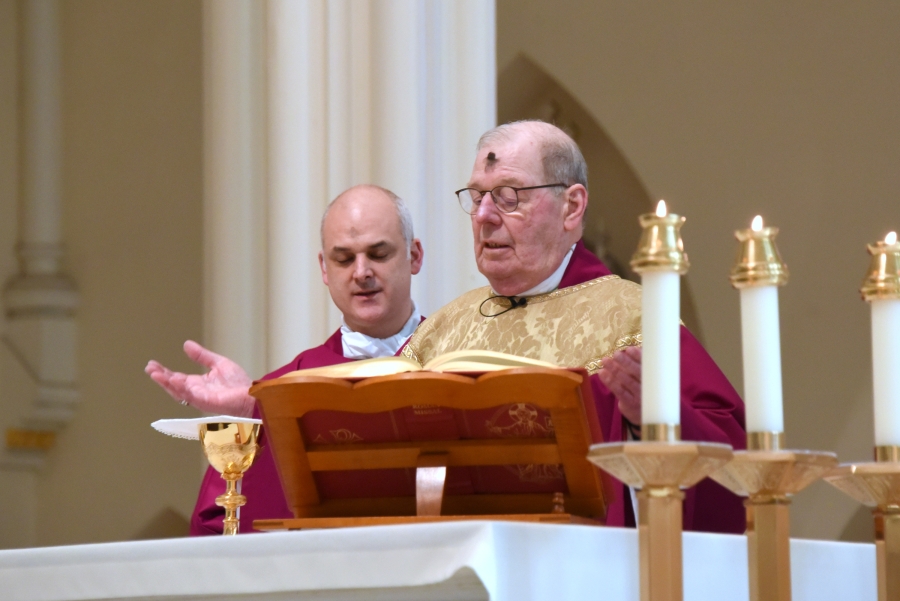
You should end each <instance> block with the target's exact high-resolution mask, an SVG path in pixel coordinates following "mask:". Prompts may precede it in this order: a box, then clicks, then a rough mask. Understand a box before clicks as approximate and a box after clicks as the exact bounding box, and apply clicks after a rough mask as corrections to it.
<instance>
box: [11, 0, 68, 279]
mask: <svg viewBox="0 0 900 601" xmlns="http://www.w3.org/2000/svg"><path fill="white" fill-rule="evenodd" d="M20 6H21V10H22V21H21V23H22V42H23V43H22V45H21V48H22V58H21V65H22V71H21V73H22V97H21V98H22V102H21V107H22V125H23V134H24V135H23V137H22V202H21V204H20V207H21V212H20V215H19V236H20V239H19V247H18V253H19V257H20V260H21V263H22V271H23V272H24V273H26V274H29V275H30V274H51V275H52V274H56V273H57V272H58V270H59V260H60V258H61V256H62V246H61V239H62V238H61V218H62V215H61V204H60V203H61V198H60V177H61V158H60V157H61V151H62V148H61V127H60V96H59V89H60V80H59V5H58V3H57V1H56V0H26V1H25V2H22V3H21V4H20Z"/></svg>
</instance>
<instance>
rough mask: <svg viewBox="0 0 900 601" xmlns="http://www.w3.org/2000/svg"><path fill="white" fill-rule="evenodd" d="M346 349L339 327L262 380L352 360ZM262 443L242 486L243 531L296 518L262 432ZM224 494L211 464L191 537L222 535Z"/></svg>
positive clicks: (202, 485)
mask: <svg viewBox="0 0 900 601" xmlns="http://www.w3.org/2000/svg"><path fill="white" fill-rule="evenodd" d="M343 352H344V351H343V347H342V345H341V331H340V330H338V331H337V332H335V333H334V334H332V335H331V337H330V338H328V340H326V341H325V344H323V345H322V346H317V347H315V348H311V349H309V350H306V351H303V352H302V353H300V354H299V355H297V356H296V357H295V358H294V360H293V361H291V362H290V363H288V364H287V365H285V366H284V367H281V368H279V369H276V370H275V371H273V372H272V373H270V374H267V375H266V376H265V377H263V378H262V379H263V380H271V379H273V378H277V377H278V376H281V375H283V374H286V373H288V372H291V371H294V370H297V369H308V368H311V367H324V366H326V365H335V364H337V363H347V362H348V361H351V359H347V358H346V357H344V355H343ZM254 417H257V418H258V417H259V409H256V410H255V411H254ZM262 442H263V448H262V450H261V451H260V453H259V455H258V456H257V457H256V461H254V462H253V466H252V467H251V468H250V469H249V470H247V473H246V474H244V478H243V483H242V485H241V490H242V492H243V493H244V494H245V495H247V504H246V505H245V506H244V507H242V508H241V526H240V531H241V532H242V533H247V532H253V529H252V526H253V520H261V519H267V518H273V519H278V518H292V517H294V514H293V513H292V512H291V510H290V509H288V506H287V502H286V501H285V498H284V491H283V490H282V488H281V482H280V481H279V479H278V470H277V469H275V459H274V458H273V457H272V450H271V448H270V447H269V445H267V444H265V433H263V441H262ZM224 493H225V481H224V480H222V477H221V476H220V475H219V472H217V471H216V470H214V469H213V468H212V467H209V468H207V470H206V475H205V476H204V477H203V483H202V484H201V485H200V495H199V496H198V497H197V505H196V506H195V507H194V513H193V515H192V516H191V536H197V535H203V534H222V521H223V520H224V519H225V510H224V509H223V508H221V507H218V506H217V505H216V497H217V496H219V495H221V494H224Z"/></svg>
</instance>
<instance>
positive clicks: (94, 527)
mask: <svg viewBox="0 0 900 601" xmlns="http://www.w3.org/2000/svg"><path fill="white" fill-rule="evenodd" d="M15 5H16V3H15V2H14V1H11V0H2V1H0V28H2V35H0V78H2V79H0V128H2V129H0V131H2V132H4V133H5V132H6V131H8V128H9V127H10V124H14V123H15V112H14V111H15V105H14V104H13V103H11V102H10V101H9V98H8V96H9V95H10V94H9V90H10V89H12V90H14V89H15V87H14V86H13V87H12V88H10V86H9V85H8V84H9V83H10V64H12V66H13V67H14V66H15V62H14V53H15V47H16V46H15V39H14V38H15V35H14V34H15V20H13V22H12V23H10V22H9V21H8V20H7V19H6V18H5V17H6V16H7V15H14V14H15ZM200 27H201V18H200V2H199V1H196V2H188V1H184V0H167V1H156V2H115V1H109V0H105V1H103V0H96V1H95V0H78V1H68V0H67V1H64V2H62V4H61V38H62V77H63V82H62V84H63V85H62V89H63V98H62V104H63V136H62V137H63V157H64V164H63V178H62V180H63V205H64V215H63V222H64V234H63V235H64V241H65V244H66V249H67V255H66V264H67V272H68V273H69V274H70V275H71V276H72V277H73V278H74V280H75V281H76V282H77V284H78V287H79V289H80V293H81V307H80V309H79V311H78V314H77V324H78V370H79V386H80V391H81V405H80V407H79V408H78V410H77V413H76V416H75V418H74V419H73V420H72V422H71V423H70V424H69V425H68V427H67V428H66V429H65V430H64V431H63V432H62V433H61V435H60V436H59V438H58V442H57V444H56V447H55V448H54V449H53V450H51V451H50V453H49V455H48V457H47V463H46V465H45V467H44V469H43V470H42V471H40V472H39V473H37V474H36V475H35V476H34V487H35V492H36V497H37V506H36V508H34V513H33V516H34V522H35V523H36V529H35V532H34V533H33V534H32V535H31V538H32V540H31V544H39V545H50V544H64V543H82V542H91V541H109V540H123V539H129V538H135V537H140V536H153V535H165V534H176V533H186V519H187V517H188V516H189V515H190V511H191V509H192V507H193V501H194V498H195V495H196V490H197V486H198V484H199V477H200V473H201V472H200V459H199V451H197V450H195V449H194V448H192V447H190V443H188V442H185V441H179V440H175V439H171V438H167V437H164V436H162V435H160V434H157V433H156V432H154V431H153V430H152V429H151V428H150V427H149V424H150V422H151V421H153V420H156V419H159V418H162V417H179V416H180V417H187V416H190V415H192V414H193V412H192V411H190V410H187V409H183V408H181V407H179V406H178V405H176V404H175V403H174V402H172V401H171V400H170V399H169V398H168V397H167V396H165V395H164V393H162V392H161V391H160V390H159V389H158V388H157V387H156V386H155V385H154V384H153V383H152V382H151V381H150V380H149V378H147V377H146V376H145V375H144V373H143V367H144V365H145V364H146V362H147V360H148V359H150V358H151V357H152V358H157V359H160V360H162V361H163V362H166V363H168V364H171V365H172V366H173V367H177V368H181V369H187V368H189V365H188V361H187V360H186V359H184V358H183V356H182V353H181V343H182V341H183V340H184V339H185V338H197V337H199V336H200V332H201V293H202V290H201V280H202V273H201V269H202V266H201V212H200V210H201V209H200V207H201V195H202V179H201V178H202V172H201V29H200ZM9 35H12V37H13V42H12V43H11V44H10V43H8V40H9V39H10V38H9ZM13 81H14V80H13ZM13 144H15V142H14V141H13ZM9 146H10V140H9V138H7V137H6V136H5V135H3V136H0V216H2V217H3V219H0V228H2V230H0V234H2V237H0V242H2V244H3V248H2V249H0V250H2V253H0V254H2V257H3V259H2V261H3V262H2V263H0V267H3V268H4V272H3V275H4V276H8V275H9V273H10V270H11V269H12V265H11V263H10V262H9V259H8V257H12V254H11V250H12V249H11V244H12V239H11V237H14V233H11V231H14V230H11V228H14V223H15V221H14V219H13V220H11V221H8V220H7V219H8V217H9V216H10V215H14V214H15V200H14V193H13V191H12V190H11V189H10V185H9V182H10V179H8V178H7V177H6V176H7V175H8V174H11V173H15V151H14V150H12V151H11V150H10V148H9ZM10 223H12V224H13V225H12V226H11V225H10ZM6 363H9V361H8V360H7V361H5V364H6ZM7 367H8V366H7ZM12 371H14V370H12V369H11V368H7V369H6V372H5V373H4V375H5V376H7V381H8V382H11V381H12V380H15V379H16V377H17V376H16V374H14V373H10V372H12ZM8 390H9V389H7V388H4V389H3V390H2V391H0V407H4V408H7V409H8V408H12V407H17V406H18V403H20V402H21V400H20V399H16V398H11V397H10V394H7V392H8ZM5 477H6V481H8V482H12V481H21V480H23V479H26V481H27V477H26V476H25V475H23V474H22V473H18V474H14V475H9V474H7V475H6V476H5ZM12 479H17V480H12ZM7 492H10V491H9V490H7ZM9 496H10V495H7V498H9ZM13 498H15V495H13ZM18 501H19V502H20V503H22V504H25V503H27V500H26V499H24V498H22V499H19V500H18ZM4 504H6V502H4ZM3 511H4V512H5V511H7V508H6V507H4V509H3ZM23 511H24V510H23ZM27 527H28V524H27V523H24V522H23V523H20V525H19V528H22V529H25V528H27ZM0 537H2V539H0V546H15V545H19V544H23V541H24V540H25V539H27V538H28V536H27V533H23V532H22V531H15V529H14V528H12V527H8V528H5V529H3V530H0Z"/></svg>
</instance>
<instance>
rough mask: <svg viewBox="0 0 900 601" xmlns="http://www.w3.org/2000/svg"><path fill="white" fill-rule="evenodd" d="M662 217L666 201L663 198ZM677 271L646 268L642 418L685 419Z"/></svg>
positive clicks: (648, 420)
mask: <svg viewBox="0 0 900 601" xmlns="http://www.w3.org/2000/svg"><path fill="white" fill-rule="evenodd" d="M656 214H657V216H659V217H664V216H665V215H666V203H665V202H664V201H662V200H661V201H659V205H658V206H657V208H656ZM680 278H681V276H680V275H679V274H678V273H677V272H675V271H645V272H643V273H642V274H641V286H642V288H643V289H642V306H641V311H642V317H641V335H642V343H641V346H642V347H643V348H642V355H641V356H642V358H641V421H642V423H644V424H673V425H677V424H680V423H681V375H680V372H679V370H680V366H681V361H680V346H679V336H680V331H679V328H680V307H681V304H680V287H681V282H680Z"/></svg>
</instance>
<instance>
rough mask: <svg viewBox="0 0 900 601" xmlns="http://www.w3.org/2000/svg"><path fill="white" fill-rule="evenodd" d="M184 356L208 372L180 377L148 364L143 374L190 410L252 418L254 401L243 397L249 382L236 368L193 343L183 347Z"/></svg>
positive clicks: (232, 363) (187, 343) (244, 374)
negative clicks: (188, 406) (192, 408)
mask: <svg viewBox="0 0 900 601" xmlns="http://www.w3.org/2000/svg"><path fill="white" fill-rule="evenodd" d="M184 353H185V354H186V355H187V356H188V357H189V358H190V359H191V361H193V362H194V363H197V364H198V365H201V366H202V367H205V368H207V369H208V370H209V371H208V372H206V373H205V374H183V373H180V372H177V371H172V370H170V369H168V368H166V367H165V366H163V365H161V364H160V363H159V362H157V361H150V362H149V363H148V364H147V367H145V368H144V371H145V372H146V373H147V375H148V376H150V377H151V378H152V379H153V381H154V382H156V383H157V384H159V385H160V386H162V388H163V389H164V390H165V391H166V392H168V393H169V395H170V396H171V397H172V398H173V399H175V400H177V401H181V402H183V403H184V404H187V405H190V406H191V407H196V408H197V409H199V410H201V411H207V412H209V413H219V414H224V415H234V416H237V417H251V416H252V415H253V407H254V403H255V402H256V401H255V400H254V399H253V397H251V396H250V395H249V394H248V393H247V391H248V389H249V388H250V384H251V383H252V381H251V380H250V377H249V376H248V375H247V372H245V371H244V369H243V368H242V367H241V366H240V365H238V364H237V363H235V362H234V361H232V360H231V359H229V358H228V357H223V356H222V355H217V354H216V353H214V352H212V351H210V350H207V349H205V348H203V347H202V346H200V345H199V344H197V343H196V342H194V341H193V340H188V341H186V342H185V343H184Z"/></svg>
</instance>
